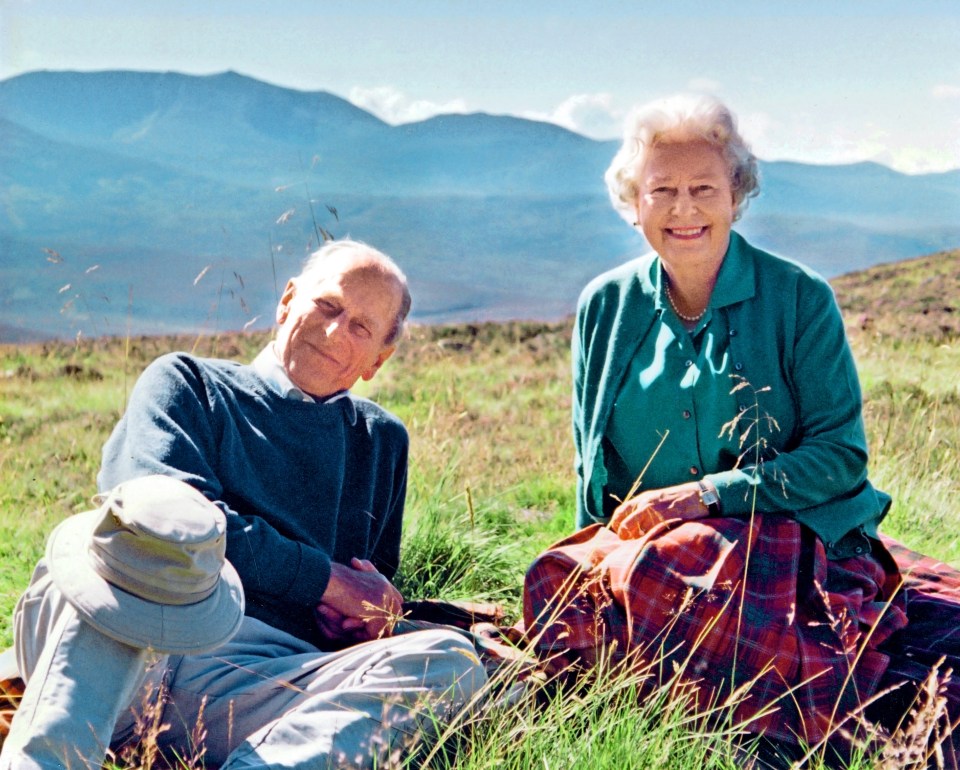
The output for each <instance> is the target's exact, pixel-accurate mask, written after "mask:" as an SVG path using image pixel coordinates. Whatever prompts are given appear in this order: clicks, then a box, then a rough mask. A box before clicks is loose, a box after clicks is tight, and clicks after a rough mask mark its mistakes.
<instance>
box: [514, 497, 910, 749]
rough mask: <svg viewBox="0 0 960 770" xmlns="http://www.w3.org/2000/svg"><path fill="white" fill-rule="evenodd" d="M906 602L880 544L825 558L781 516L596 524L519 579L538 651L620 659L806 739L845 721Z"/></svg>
mask: <svg viewBox="0 0 960 770" xmlns="http://www.w3.org/2000/svg"><path fill="white" fill-rule="evenodd" d="M905 610H906V601H905V597H904V592H903V591H902V590H901V580H900V575H899V572H898V570H897V567H896V563H895V562H894V560H893V558H892V557H891V556H890V555H889V553H888V552H887V551H886V549H885V548H884V546H883V545H882V544H881V543H879V542H877V543H875V548H874V552H873V553H872V554H865V555H861V556H855V557H852V558H849V559H843V560H837V561H830V560H828V559H827V556H826V551H825V549H824V547H823V544H822V543H821V542H820V541H819V540H818V539H817V538H816V536H815V535H814V534H813V533H812V532H811V531H810V530H808V529H807V528H805V527H803V526H802V525H800V524H798V523H797V522H796V521H793V520H792V519H788V518H787V517H784V516H776V515H767V516H764V515H761V514H758V515H755V516H753V517H752V518H749V519H738V518H706V519H699V520H695V521H685V522H678V521H673V522H670V521H667V522H662V523H660V524H657V525H656V526H655V527H653V528H652V529H651V530H650V531H648V532H647V533H645V534H644V535H643V536H642V537H641V538H639V539H636V540H621V539H620V538H619V537H618V536H617V535H616V534H614V533H613V532H612V531H611V530H610V529H608V528H606V527H602V526H600V525H593V526H590V527H587V528H585V529H583V530H580V531H579V532H576V533H574V534H573V535H571V536H569V537H567V538H565V539H564V540H561V541H560V542H558V543H556V544H554V545H553V546H551V547H550V548H549V549H547V550H546V551H545V552H543V553H542V554H541V555H540V556H538V557H537V558H536V560H535V561H534V562H533V564H532V565H531V566H530V568H529V569H528V571H527V574H526V578H525V581H524V624H525V627H526V631H527V634H528V637H529V638H531V639H534V640H535V644H536V648H537V651H538V653H540V654H541V655H544V656H549V655H551V654H555V653H560V652H563V651H573V652H577V651H584V650H590V651H593V652H594V653H599V654H600V655H602V656H604V657H606V658H607V659H609V660H611V661H612V662H616V661H623V660H627V659H628V660H629V665H631V666H636V667H637V669H638V671H639V672H641V673H643V674H644V676H647V677H649V681H652V682H653V683H654V684H659V685H664V684H671V683H673V684H676V685H679V686H681V687H682V691H683V692H684V693H685V694H687V695H688V696H690V697H692V698H693V700H694V701H695V704H694V705H696V706H697V707H698V708H700V709H702V710H703V711H704V713H706V711H707V710H709V709H713V710H714V711H713V713H715V714H719V715H722V716H723V717H724V718H726V719H729V720H730V722H729V723H728V724H731V725H733V726H736V727H740V728H742V729H744V730H746V731H749V732H751V733H763V734H765V735H767V736H769V737H771V738H776V739H781V740H789V741H793V742H802V743H804V744H806V745H815V744H819V743H820V742H822V741H825V740H830V739H832V738H833V736H835V735H836V734H838V732H839V731H840V730H841V729H847V730H849V729H850V724H852V723H854V722H855V720H853V721H851V720H849V719H848V717H850V716H851V715H855V714H857V713H859V711H860V710H861V708H862V707H863V705H864V704H865V703H866V702H867V701H868V700H869V699H870V697H871V696H873V695H874V694H875V693H876V692H877V690H878V687H879V686H880V683H881V680H882V678H883V676H884V674H885V672H886V670H887V668H888V665H889V662H890V659H889V656H888V655H887V654H886V653H885V652H883V651H881V650H880V649H878V648H879V647H880V646H881V645H882V644H883V643H884V642H885V641H887V640H888V639H890V637H891V636H892V635H893V634H894V633H895V632H897V631H899V630H900V629H903V628H904V627H905V626H906V625H907V615H906V611H905ZM593 657H595V655H594V656H590V657H588V658H587V659H588V660H589V659H591V658H593ZM845 720H846V721H847V724H843V723H844V722H845ZM854 732H856V731H854Z"/></svg>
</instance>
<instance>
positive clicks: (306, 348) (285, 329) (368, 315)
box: [274, 254, 401, 397]
mask: <svg viewBox="0 0 960 770" xmlns="http://www.w3.org/2000/svg"><path fill="white" fill-rule="evenodd" d="M400 302H401V289H400V286H399V284H398V282H397V280H396V278H394V277H393V276H392V275H390V274H389V273H386V272H384V271H382V270H380V269H378V267H377V265H376V264H375V263H373V262H372V260H370V259H369V258H366V257H364V256H363V255H362V254H361V255H348V256H345V257H340V258H337V259H336V260H334V261H332V262H331V264H330V265H329V267H328V268H327V269H326V270H325V271H323V272H322V273H320V274H319V275H318V277H308V278H307V280H304V279H303V278H300V279H298V283H294V282H293V281H292V280H291V281H290V282H289V283H287V287H286V289H285V290H284V293H283V297H281V299H280V304H279V305H278V306H277V323H278V324H279V325H280V328H279V330H278V331H277V337H276V341H275V343H274V347H275V349H276V352H277V356H278V357H279V358H280V361H281V363H282V364H283V366H284V368H285V369H286V371H287V376H289V377H290V380H291V381H292V382H293V384H294V385H296V386H297V387H298V388H300V389H301V390H303V391H305V392H306V393H309V394H310V395H312V396H319V397H323V396H329V395H332V394H333V393H336V392H337V391H340V390H345V389H347V388H351V387H353V385H354V384H355V383H356V382H357V380H358V379H360V378H361V377H362V378H363V379H365V380H369V379H370V378H371V377H373V375H374V374H376V372H377V370H378V369H379V368H380V366H381V365H382V364H383V362H384V361H386V360H387V359H388V358H389V357H390V356H391V354H392V353H393V351H394V346H393V345H389V344H387V343H386V339H387V336H388V335H389V334H390V331H391V329H392V327H393V324H394V321H395V319H396V317H397V313H398V311H399V309H400Z"/></svg>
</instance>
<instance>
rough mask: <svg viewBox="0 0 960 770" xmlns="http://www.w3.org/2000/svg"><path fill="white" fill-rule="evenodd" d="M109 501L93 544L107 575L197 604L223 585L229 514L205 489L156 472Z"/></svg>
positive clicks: (91, 551) (149, 595)
mask: <svg viewBox="0 0 960 770" xmlns="http://www.w3.org/2000/svg"><path fill="white" fill-rule="evenodd" d="M102 500H103V502H102V504H101V506H100V509H99V513H100V515H99V518H98V520H97V522H96V525H95V526H94V530H93V533H92V536H91V538H90V542H89V545H88V549H87V557H88V559H89V561H90V564H91V567H92V568H93V570H94V571H95V572H96V573H97V574H98V575H99V576H100V577H101V578H103V579H104V580H106V581H107V582H108V583H110V584H112V585H114V586H116V587H117V588H120V589H121V590H123V591H126V592H128V593H131V594H133V595H134V596H137V597H139V598H140V599H143V600H145V601H150V602H156V603H158V604H172V605H187V604H194V603H196V602H200V601H203V600H204V599H206V598H207V597H209V596H210V595H211V594H212V593H213V592H214V591H215V590H216V588H217V583H218V580H219V578H220V570H221V568H222V566H223V562H224V559H225V555H226V534H225V533H226V519H225V517H224V514H223V512H222V511H221V510H220V509H219V508H217V507H216V506H215V505H214V504H213V503H211V502H210V501H209V500H207V499H206V498H205V497H204V496H203V495H202V494H201V493H200V492H198V491H197V490H196V489H194V488H193V487H190V486H189V485H186V484H184V483H183V482H180V481H177V480H176V479H173V478H169V477H167V476H148V477H144V478H140V479H134V480H131V481H128V482H125V483H123V484H120V485H119V486H118V487H116V488H115V489H113V490H112V491H111V492H110V493H109V494H107V495H106V496H104V497H103V498H102Z"/></svg>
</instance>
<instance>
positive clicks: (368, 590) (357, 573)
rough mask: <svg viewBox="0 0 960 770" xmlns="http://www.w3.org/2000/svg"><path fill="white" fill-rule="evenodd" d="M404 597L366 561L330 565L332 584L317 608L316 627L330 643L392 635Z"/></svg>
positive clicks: (352, 560) (328, 585)
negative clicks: (348, 564) (347, 564)
mask: <svg viewBox="0 0 960 770" xmlns="http://www.w3.org/2000/svg"><path fill="white" fill-rule="evenodd" d="M402 604H403V597H402V596H401V595H400V592H399V591H398V590H397V589H396V588H394V587H393V585H392V584H391V583H390V581H389V580H387V579H386V578H385V577H384V576H383V575H381V574H380V573H379V572H378V571H377V568H376V567H374V566H373V564H371V563H370V562H369V561H367V560H366V559H356V558H355V559H351V560H350V566H346V565H344V564H338V563H336V562H333V563H331V564H330V582H329V583H327V590H326V591H324V593H323V596H322V597H321V599H320V603H319V604H318V605H317V612H316V618H317V625H318V626H319V628H320V632H321V633H322V634H323V635H324V637H326V638H327V639H329V640H331V641H339V642H346V643H349V644H352V643H355V642H366V641H369V640H371V639H379V638H380V637H383V636H389V635H390V632H391V631H392V629H393V624H394V622H395V621H396V619H397V618H398V617H399V616H400V612H401V605H402Z"/></svg>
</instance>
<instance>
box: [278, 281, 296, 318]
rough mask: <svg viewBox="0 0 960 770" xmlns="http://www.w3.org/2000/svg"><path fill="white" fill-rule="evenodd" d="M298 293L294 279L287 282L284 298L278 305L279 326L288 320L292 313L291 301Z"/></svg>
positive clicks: (281, 298)
mask: <svg viewBox="0 0 960 770" xmlns="http://www.w3.org/2000/svg"><path fill="white" fill-rule="evenodd" d="M296 293H297V285H296V284H295V283H294V282H293V279H291V280H289V281H287V286H286V288H285V289H284V290H283V296H281V297H280V301H279V302H278V303H277V323H278V324H282V323H283V322H284V321H286V320H287V315H288V314H289V313H290V301H291V300H292V299H293V297H294V295H295V294H296Z"/></svg>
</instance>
